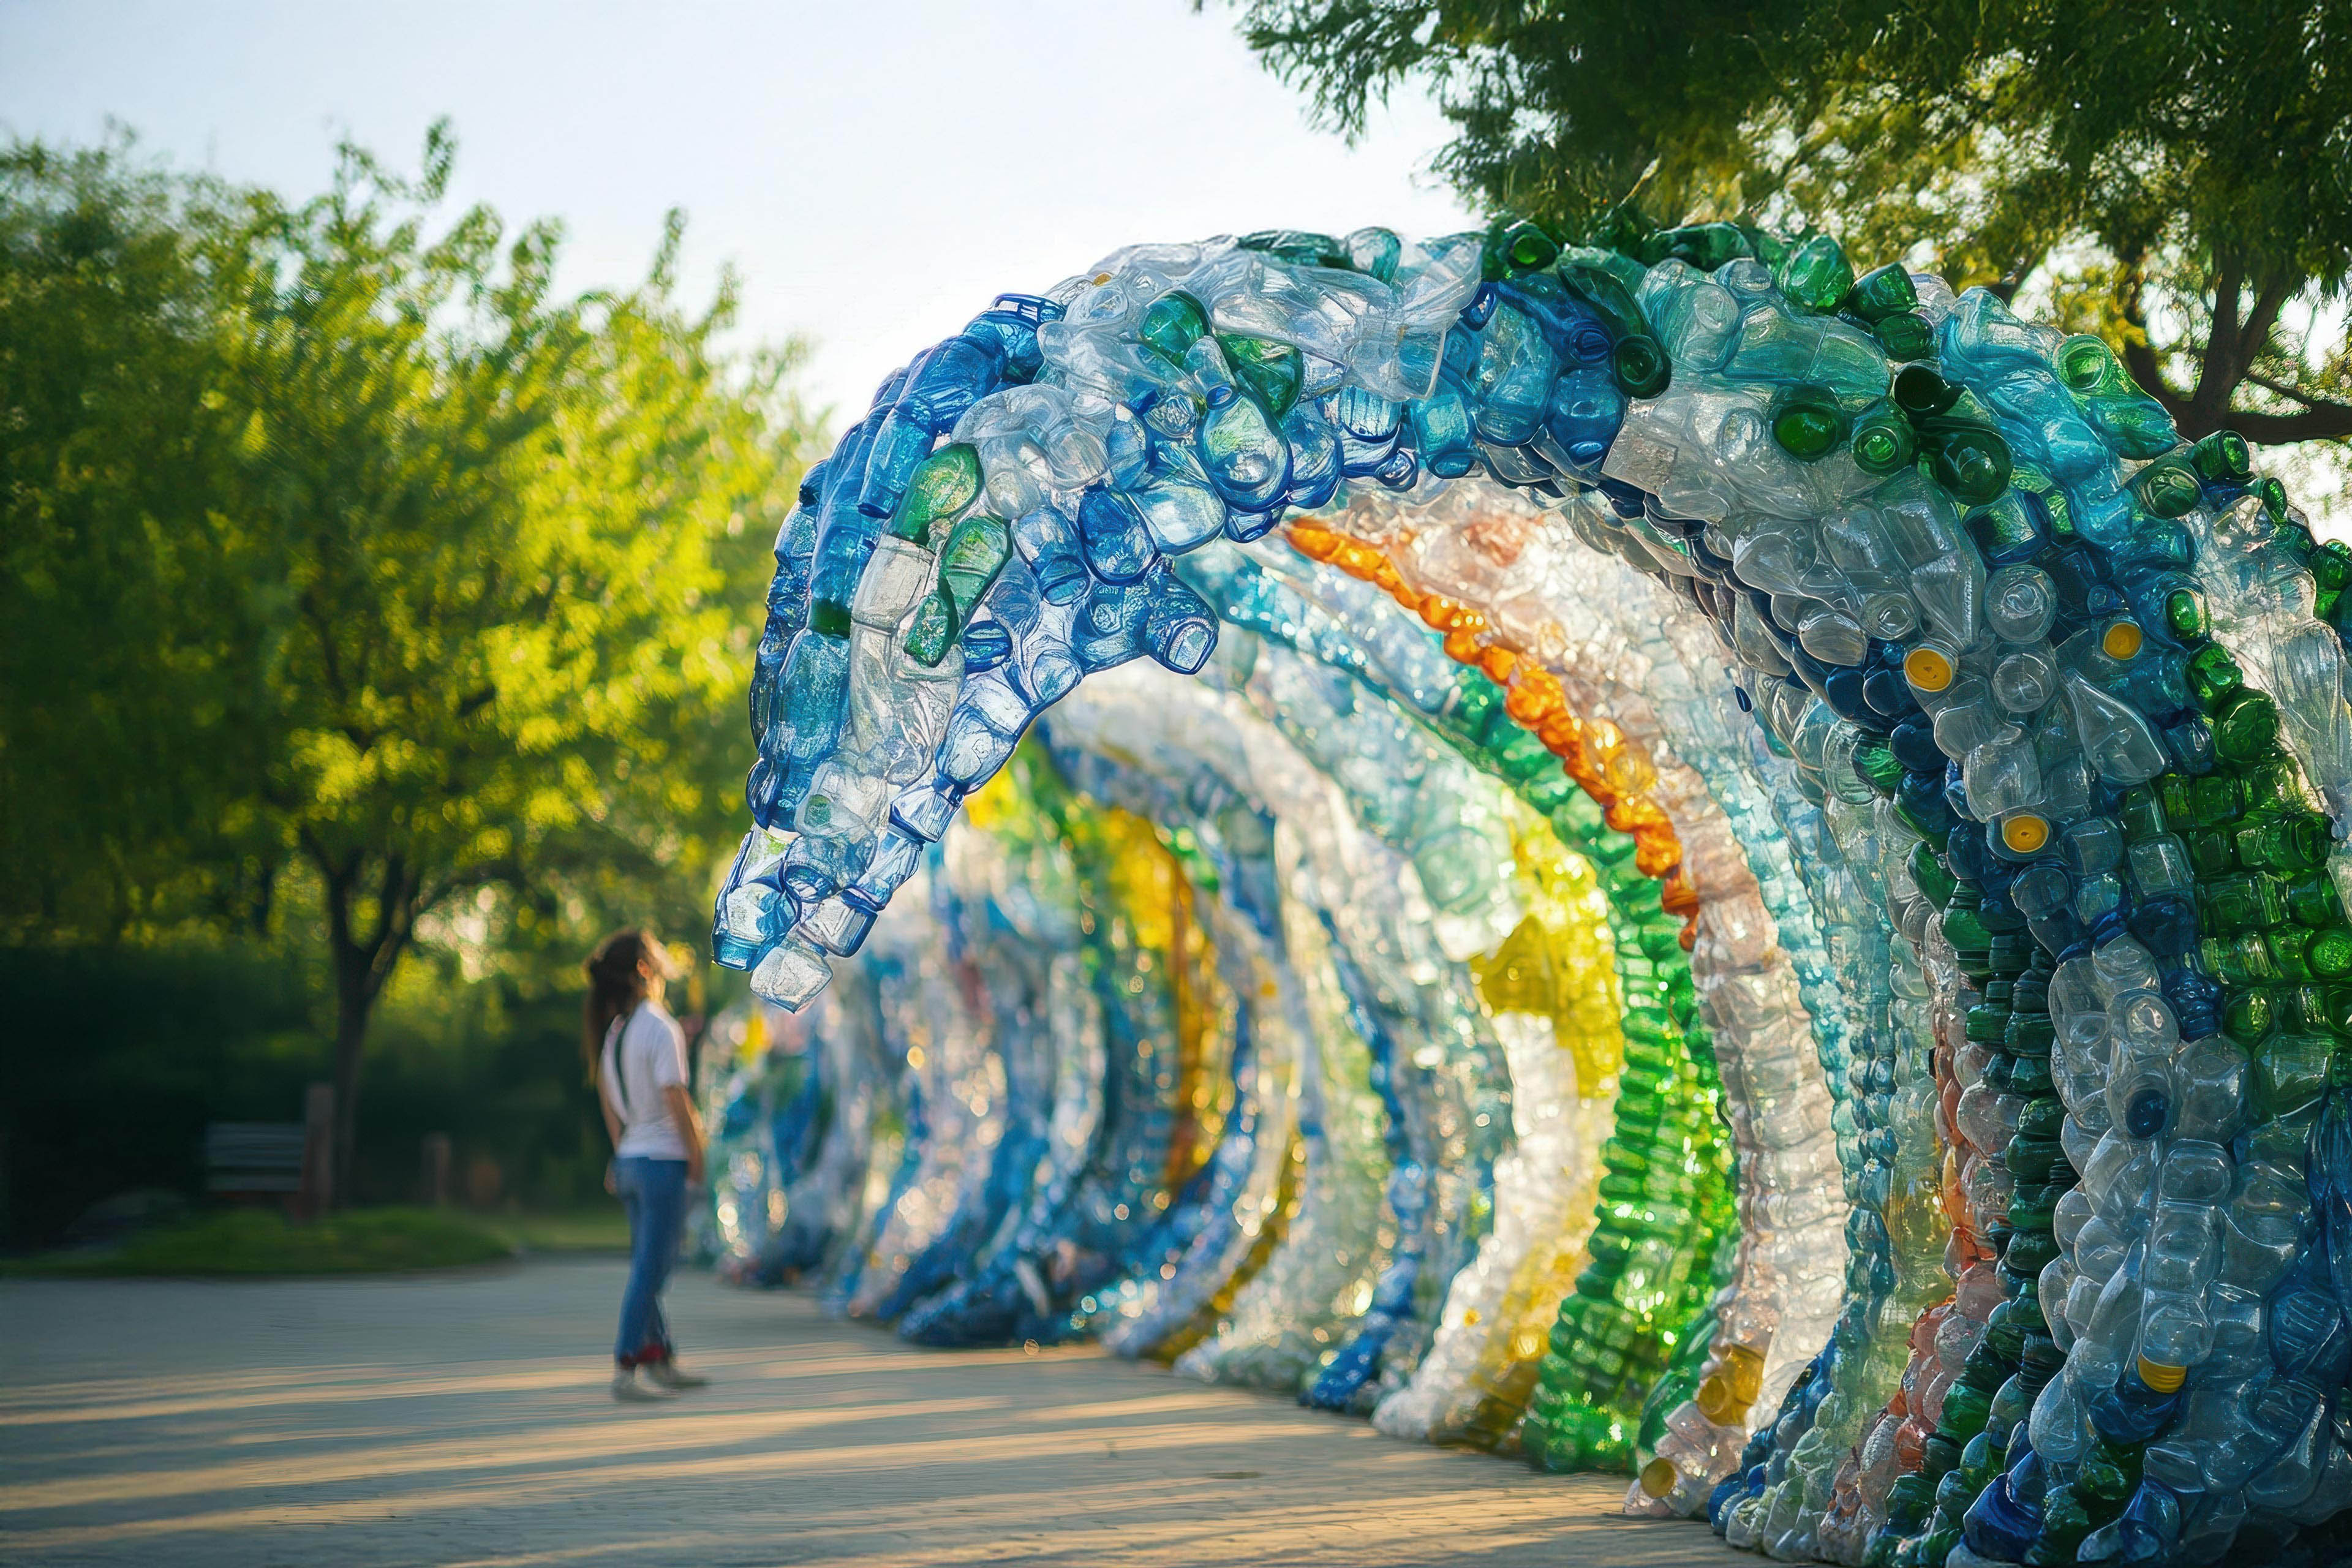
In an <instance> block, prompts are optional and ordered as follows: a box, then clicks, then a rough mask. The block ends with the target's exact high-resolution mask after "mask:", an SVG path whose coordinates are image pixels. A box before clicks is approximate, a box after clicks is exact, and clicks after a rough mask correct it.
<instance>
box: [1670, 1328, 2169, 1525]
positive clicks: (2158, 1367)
mask: <svg viewBox="0 0 2352 1568" xmlns="http://www.w3.org/2000/svg"><path fill="white" fill-rule="evenodd" d="M2139 1380H2140V1381H2141V1382H2142V1383H2144V1384H2147V1385H2148V1387H2150V1388H2152V1389H2154V1390H2156V1392H2157V1393H2158V1394H2171V1393H2173V1392H2175V1391H2176V1390H2178V1389H2179V1387H2180V1385H2181V1384H2184V1383H2186V1382H2188V1381H2189V1369H2188V1368H2187V1367H2185V1366H2167V1365H2165V1364H2164V1363H2162V1362H2155V1361H2150V1360H2148V1359H2147V1357H2146V1356H2142V1357H2140V1358H2139ZM1660 1495H1662V1496H1663V1495H1664V1494H1663V1493H1662V1494H1660Z"/></svg>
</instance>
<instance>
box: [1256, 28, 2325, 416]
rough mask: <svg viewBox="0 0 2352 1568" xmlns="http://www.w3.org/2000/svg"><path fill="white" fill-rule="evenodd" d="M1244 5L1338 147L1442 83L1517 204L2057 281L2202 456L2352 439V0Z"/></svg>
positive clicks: (1480, 183) (1553, 213) (1487, 168)
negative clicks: (1368, 121) (1715, 227)
mask: <svg viewBox="0 0 2352 1568" xmlns="http://www.w3.org/2000/svg"><path fill="white" fill-rule="evenodd" d="M1240 3H1241V4H1242V5H1243V8H1244V36H1245V37H1247V39H1248V41H1249V42H1250V44H1251V46H1252V47H1255V48H1256V49H1257V50H1259V51H1261V52H1262V53H1263V54H1264V56H1265V58H1266V60H1267V62H1268V64H1269V65H1270V66H1271V67H1272V68H1274V69H1275V70H1276V72H1277V73H1278V74H1279V75H1281V76H1282V77H1283V78H1284V79H1286V80H1287V81H1289V82H1291V83H1293V84H1295V85H1297V86H1300V87H1303V88H1304V89H1307V92H1308V93H1309V94H1310V95H1311V98H1312V100H1313V102H1314V104H1315V106H1316V108H1317V110H1318V112H1319V113H1321V114H1322V115H1323V116H1325V117H1326V118H1327V119H1328V121H1330V122H1331V123H1333V124H1335V125H1336V126H1338V127H1339V128H1340V129H1342V130H1345V131H1348V132H1355V131H1358V130H1360V129H1361V127H1362V126H1363V124H1364V116H1365V112H1366V110H1367V109H1368V108H1369V106H1370V104H1372V103H1373V102H1376V101H1379V100H1381V98H1382V97H1383V96H1384V95H1385V94H1386V93H1387V92H1388V91H1389V90H1390V89H1391V88H1393V87H1394V86H1396V85H1397V84H1399V83H1401V82H1404V81H1407V80H1412V81H1416V82H1420V83H1423V84H1425V85H1427V86H1428V87H1429V88H1430V89H1432V90H1433V92H1434V93H1435V94H1436V96H1437V99H1438V100H1439V102H1440V103H1441V105H1442V106H1443V108H1444V111H1445V113H1446V114H1447V116H1448V117H1449V118H1450V119H1451V120H1452V121H1453V122H1454V126H1455V128H1456V134H1455V137H1454V141H1453V142H1451V143H1450V144H1449V145H1448V146H1447V147H1446V148H1445V149H1444V151H1443V152H1442V153H1440V154H1439V156H1438V159H1437V167H1438V169H1439V170H1440V171H1441V172H1442V173H1443V174H1445V175H1446V176H1447V177H1449V178H1450V179H1451V180H1452V181H1453V182H1454V184H1457V185H1458V186H1459V187H1460V188H1461V189H1463V190H1464V191H1465V192H1466V193H1468V194H1469V195H1472V196H1474V197H1475V198H1476V199H1477V200H1479V201H1481V202H1483V203H1484V204H1486V205H1487V206H1488V207H1489V208H1490V209H1493V210H1494V211H1496V212H1502V211H1510V212H1514V213H1517V214H1519V215H1522V216H1529V217H1533V218H1536V219H1538V220H1539V221H1549V222H1551V223H1554V224H1556V225H1558V226H1561V227H1562V228H1563V229H1566V230H1570V231H1582V232H1589V231H1590V230H1591V227H1592V226H1594V225H1595V224H1596V223H1597V222H1598V221H1600V220H1601V218H1603V216H1605V215H1607V214H1608V213H1609V212H1611V211H1612V209H1614V208H1615V207H1617V206H1618V205H1619V204H1621V203H1624V202H1628V201H1637V202H1638V203H1639V204H1640V205H1641V206H1642V207H1643V209H1644V210H1646V211H1648V212H1649V213H1652V214H1654V215H1656V216H1660V217H1662V218H1664V219H1665V220H1667V221H1669V222H1672V221H1676V220H1681V219H1685V218H1688V219H1704V218H1718V217H1719V218H1735V217H1741V216H1746V217H1749V218H1752V219H1756V220H1759V221H1762V222H1765V223H1767V224H1768V225H1769V226H1775V227H1779V228H1782V229H1784V230H1787V231H1791V232H1793V231H1797V230H1801V229H1802V228H1804V227H1806V226H1821V227H1822V228H1825V229H1828V230H1830V231H1832V232H1833V233H1836V234H1837V235H1838V236H1839V237H1841V238H1842V239H1843V240H1845V241H1846V242H1847V246H1848V249H1849V251H1850V253H1852V254H1853V255H1855V256H1857V257H1858V258H1873V257H1875V258H1897V257H1904V258H1908V259H1911V260H1912V262H1913V264H1914V265H1920V264H1928V265H1932V266H1934V267H1935V268H1937V269H1938V270H1940V271H1941V272H1942V273H1943V274H1944V275H1945V276H1946V277H1947V278H1948V279H1949V280H1950V281H1951V282H1952V283H1953V284H1954V285H1955V286H1956V287H1960V288H1966V287H1968V286H1969V285H1971V284H1983V285H1987V286H1989V287H1991V288H1994V289H2000V290H2002V291H2003V292H2004V293H2012V292H2014V291H2016V290H2017V289H2019V288H2021V287H2041V288H2046V289H2048V290H2049V291H2050V292H2051V294H2052V295H2053V307H2054V309H2055V310H2056V311H2057V312H2058V314H2059V315H2060V316H2061V318H2062V319H2063V320H2065V321H2067V322H2068V323H2069V324H2070V325H2073V326H2075V327H2077V328H2081V329H2086V330H2092V331H2100V332H2102V333H2104V334H2105V336H2106V337H2107V338H2108V339H2109V340H2110V341H2111V342H2113V343H2114V344H2115V346H2116V348H2117V349H2118V350H2119V351H2120V352H2121V353H2124V354H2125V356H2126V363H2128V364H2129V365H2130V367H2131V370H2132V373H2133V374H2134V375H2135V376H2136V377H2137V379H2138V381H2139V382H2140V384H2142V386H2144V387H2145V388H2146V389H2147V391H2148V392H2149V393H2151V394H2153V395H2155V396H2156V397H2157V398H2158V400H2159V401H2161V402H2162V403H2163V404H2164V405H2165V406H2166V407H2167V408H2168V409H2169V410H2170V411H2171V413H2172V415H2173V416H2174V418H2175V419H2176V421H2178V422H2179V426H2180V428H2181V430H2182V431H2183V433H2184V434H2186V435H2188V436H2190V437H2196V436H2200V435H2203V434H2205V433H2207V432H2209V431H2210V430H2213V429H2215V428H2218V427H2220V426H2224V425H2226V426H2231V427H2232V428H2234V429H2236V430H2238V431H2240V432H2241V433H2242V434H2243V435H2245V436H2246V437H2248V438H2249V439H2251V440H2254V441H2259V442H2264V443H2276V442H2289V441H2303V440H2312V439H2322V438H2329V439H2342V438H2344V437H2352V350H2347V346H2346V342H2345V336H2344V333H2343V330H2342V326H2343V322H2342V314H2341V310H2340V307H2341V305H2342V303H2343V300H2344V288H2345V281H2346V273H2347V265H2352V71H2347V70H2346V69H2345V68H2344V66H2345V62H2346V61H2347V59H2352V4H2347V0H2077V3H2074V4H2067V5H2054V4H2052V3H2050V0H1686V3H1681V4H1675V5H1659V4H1656V3H1655V0H1565V3H1562V0H1240Z"/></svg>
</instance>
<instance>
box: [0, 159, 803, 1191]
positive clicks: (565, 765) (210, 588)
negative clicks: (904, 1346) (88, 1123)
mask: <svg viewBox="0 0 2352 1568" xmlns="http://www.w3.org/2000/svg"><path fill="white" fill-rule="evenodd" d="M453 156H454V144H453V143H452V142H451V140H450V138H449V135H448V133H447V132H446V128H444V127H436V129H435V130H434V132H432V134H431V135H430V136H429V137H428V138H427V141H426V144H425V156H424V161H423V169H422V172H421V174H418V175H417V176H415V177H414V178H404V177H402V176H400V175H397V174H394V173H392V172H390V171H388V170H387V169H385V168H384V167H383V166H382V165H380V164H379V163H376V162H375V161H374V160H373V158H371V157H370V156H369V155H367V154H366V153H363V152H361V151H359V150H358V149H355V148H350V147H346V148H345V149H344V150H343V153H342V158H341V163H340V166H339V169H338V172H337V174H336V177H335V180H334V182H333V184H332V186H331V189H330V190H329V191H327V192H326V193H325V194H323V195H319V196H317V197H315V198H313V199H310V200H309V201H306V202H303V203H300V204H299V205H293V204H289V203H287V202H284V201H282V200H280V199H279V198H278V197H277V196H275V195H271V194H269V193H267V192H263V191H257V190H244V189H235V188H231V187H229V186H226V185H225V184H220V183H218V182H215V181H210V180H204V179H188V178H180V177H174V176H171V175H168V174H163V173H160V172H158V171H156V170H155V169H153V168H152V167H150V166H147V165H145V164H143V163H141V162H140V161H139V160H138V159H137V158H136V157H135V156H134V154H133V152H132V150H131V148H129V147H128V146H127V145H124V144H117V145H112V146H109V147H106V148H101V149H95V150H83V151H78V152H60V151H57V150H53V149H49V148H46V147H43V146H40V145H38V144H20V145H16V146H14V147H11V148H7V149H5V151H0V430H5V432H6V438H5V440H0V794H5V796H6V798H8V799H9V800H10V802H11V804H12V810H11V811H10V812H9V813H7V814H5V816H0V931H6V932H9V933H12V934H13V935H14V936H15V937H16V939H17V940H19V941H26V940H32V941H41V942H54V941H57V940H60V939H70V938H87V937H99V938H102V939H103V938H121V937H144V936H152V935H154V934H156V933H159V932H165V931H175V930H182V929H186V928H189V927H198V928H204V929H244V930H248V931H256V932H260V933H271V932H278V933H288V932H289V928H290V934H291V935H292V936H293V937H294V938H295V939H296V940H298V941H312V940H316V939H317V938H320V937H323V941H322V942H320V943H319V946H320V948H322V949H323V955H324V957H325V959H326V968H327V970H328V973H329V976H330V979H331V984H332V992H333V994H334V996H335V1037H336V1051H337V1062H336V1068H337V1072H336V1078H337V1087H338V1091H339V1094H338V1099H339V1104H340V1107H341V1117H342V1118H343V1119H344V1124H345V1125H344V1130H345V1131H346V1132H348V1131H349V1128H350V1122H349V1118H350V1117H351V1115H352V1108H353V1104H354V1101H355V1099H356V1093H357V1089H358V1084H359V1076H358V1060H359V1050H360V1044H361V1041H362V1038H363V1037H364V1034H365V1030H366V1026H367V1022H368V1017H369V1015H370V1012H371V1010H372V1009H373V1006H374V1005H375V1003H376V1000H377V998H378V997H379V996H380V995H381V994H383V988H384V986H385V984H386V983H387V981H388V980H389V979H390V977H391V976H392V974H393V973H394V969H395V968H396V966H397V965H398V964H399V963H400V961H401V959H402V958H403V956H404V954H405V953H406V952H409V951H410V950H411V948H412V947H413V946H414V945H415V944H416V943H417V942H419V941H420V940H425V941H436V942H439V943H440V944H442V945H444V946H446V947H464V948H467V950H468V952H469V954H470V955H471V956H472V957H475V958H478V957H480V956H481V955H482V954H484V953H489V954H491V955H492V957H493V958H495V955H496V954H497V952H499V951H500V950H505V949H520V950H522V951H525V952H546V951H548V950H551V949H553V948H557V947H563V948H566V949H570V948H572V947H573V946H575V945H576V944H578V943H579V942H583V940H584V939H586V938H587V937H589V936H592V935H593V927H594V926H595V925H596V924H598V923H600V922H602V921H607V920H610V919H612V918H614V917H616V916H620V915H627V916H630V917H634V918H644V917H646V916H648V915H650V916H652V917H653V918H655V919H656V920H657V921H666V922H667V924H668V926H669V929H671V930H672V931H678V930H681V929H684V930H691V929H693V927H694V926H696V925H698V924H699V922H700V920H701V918H702V911H701V910H700V908H699V906H700V904H701V903H702V901H703V900H705V898H706V897H707V895H708V891H709V880H710V879H711V877H712V875H713V871H714V867H715V866H716V864H717V863H718V862H719V859H720V858H721V857H722V856H723V855H724V853H725V851H726V849H727V848H728V847H729V844H730V839H731V837H732V833H733V828H734V826H735V825H734V822H733V818H734V816H735V815H736V800H737V791H738V789H739V787H740V786H739V783H738V781H739V780H740V778H741V776H742V773H743V771H744V768H745V767H746V765H747V764H748V763H749V760H750V758H749V743H748V741H747V740H746V739H745V737H744V735H743V732H742V731H743V726H742V723H741V721H740V710H739V705H740V686H741V670H742V668H744V667H745V666H746V665H747V664H748V662H749V659H750V657H751V641H752V638H753V637H755V636H756V630H755V628H756V626H757V618H756V617H757V606H758V605H759V603H760V596H761V588H762V586H763V584H764V583H765V581H766V578H767V575H768V573H769V569H770V564H771V563H769V561H768V558H767V557H768V547H769V543H770V542H771V540H772V537H773V534H774V531H775V529H776V527H777V525H778V523H779V522H780V521H782V517H783V516H784V514H785V512H786V511H787V510H789V508H790V505H791V501H792V495H793V484H794V483H795V482H796V479H797V475H798V471H799V468H801V466H802V464H803V461H804V460H805V456H806V452H807V448H808V447H809V444H810V439H811V437H812V435H813V431H812V429H811V426H810V425H809V423H808V421H806V420H805V419H804V418H803V416H802V414H801V411H800V409H799V407H798V405H797V404H796V403H795V402H794V401H793V399H792V398H791V396H790V395H788V393H787V392H786V390H785V386H786V379H787V376H788V374H789V372H790V370H791V368H792V363H793V355H792V354H791V353H764V354H756V355H750V356H744V355H738V354H735V353H730V352H729V351H727V350H725V349H723V348H722V347H721V346H720V342H719V334H721V333H722V332H723V331H725V330H726V328H727V327H728V325H729V323H730V317H731V311H732V305H733V289H732V284H731V281H730V282H729V283H728V284H726V285H723V286H722V288H721V289H720V291H719V296H718V298H717V299H716V300H714V301H713V302H712V303H711V304H710V305H709V308H707V309H705V310H699V311H692V310H687V309H686V308H684V307H683V306H681V305H680V303H679V302H678V301H677V299H676V298H675V295H674V291H673V282H674V276H675V271H676V261H677V252H678V247H679V243H680V238H681V234H682V226H681V223H680V221H679V220H678V219H677V216H675V215H673V216H672V218H671V220H670V222H669V224H668V226H667V230H666V232H665V234H664V236H663V238H662V242H661V246H660V248H659V250H658V252H657V254H656V258H655V260H654V264H653V267H652V268H651V270H650V272H649V274H648V276H647V278H646V280H645V281H644V282H643V283H642V284H640V285H639V286H637V287H636V288H635V289H630V290H627V291H625V292H617V293H612V292H600V293H591V294H587V295H583V296H581V297H578V298H572V299H564V298H559V297H558V296H557V295H556V293H555V292H554V289H553V287H552V282H551V279H552V276H553V271H554V267H555V262H556V258H557V253H558V247H559V242H560V238H561V236H560V232H559V230H558V229H557V227H556V226H554V225H553V224H551V223H545V222H542V223H537V224H532V225H530V226H524V227H522V228H520V229H519V230H517V231H514V232H513V233H511V234H509V231H508V229H507V227H506V226H505V225H504V224H503V223H502V222H501V220H500V219H499V216H497V215H496V214H495V213H493V212H491V211H490V210H489V209H488V208H487V207H475V208H472V209H470V210H467V211H466V212H463V213H460V214H457V215H456V216H454V217H449V218H447V220H446V223H445V222H442V221H441V220H442V217H443V215H442V214H441V212H440V204H441V202H442V199H443V196H444V194H445V192H446V186H447V183H448V178H449V173H450V168H451V161H452V158H453ZM310 921H315V922H316V923H315V925H311V924H310ZM320 928H323V929H322V930H321V929H320ZM342 1143H343V1146H344V1147H345V1149H346V1150H348V1147H349V1144H350V1140H349V1138H348V1137H346V1138H345V1139H344V1140H342Z"/></svg>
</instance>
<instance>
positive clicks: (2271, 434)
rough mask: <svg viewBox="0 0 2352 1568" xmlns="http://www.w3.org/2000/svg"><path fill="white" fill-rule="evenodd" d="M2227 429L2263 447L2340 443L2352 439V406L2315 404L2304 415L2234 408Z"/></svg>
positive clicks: (2223, 419)
mask: <svg viewBox="0 0 2352 1568" xmlns="http://www.w3.org/2000/svg"><path fill="white" fill-rule="evenodd" d="M2221 425H2222V426H2223V427H2225V428H2228V429H2231V430H2235V431H2236V432H2237V433H2238V434H2239V435H2241V436H2243V437H2245V438H2246V439H2247V440H2249V441H2252V442H2253V443H2254V444H2255V445H2257V446H2262V447H2279V446H2284V445H2285V444H2286V443H2288V442H2290V441H2340V440H2343V439H2344V438H2345V437H2352V404H2345V403H2320V402H2313V403H2312V405H2311V406H2310V407H2309V408H2307V409H2305V411H2304V412H2303V413H2301V414H2249V413H2242V412H2241V411H2239V410H2237V409H2231V410H2230V411H2229V412H2228V413H2226V414H2224V415H2223V416H2221Z"/></svg>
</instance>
